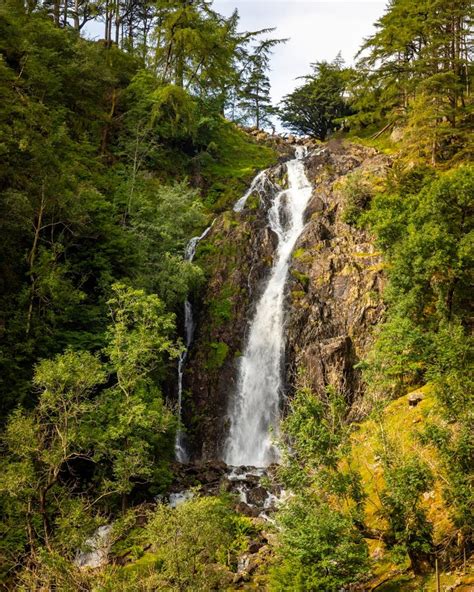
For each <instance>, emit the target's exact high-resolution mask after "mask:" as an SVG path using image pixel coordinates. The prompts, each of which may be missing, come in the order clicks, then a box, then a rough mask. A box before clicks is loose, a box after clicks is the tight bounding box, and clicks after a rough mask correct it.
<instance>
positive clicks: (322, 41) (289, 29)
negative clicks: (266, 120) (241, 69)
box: [213, 0, 387, 104]
mask: <svg viewBox="0 0 474 592" xmlns="http://www.w3.org/2000/svg"><path fill="white" fill-rule="evenodd" d="M386 4H387V2H386V0H365V1H360V0H326V1H323V2H321V1H319V0H214V4H213V8H214V10H216V11H217V12H219V13H221V14H223V15H229V14H231V13H232V11H233V10H234V9H235V8H237V9H238V11H239V15H240V30H242V31H243V30H246V31H251V30H257V29H264V28H268V27H276V31H275V33H274V34H272V36H274V37H279V38H287V37H288V38H289V40H288V42H287V43H286V44H284V45H280V46H277V47H276V48H275V51H274V54H273V58H272V66H271V67H272V70H271V72H270V81H271V84H272V99H273V102H274V103H275V104H276V103H278V102H279V100H280V99H281V98H282V97H283V96H284V95H286V94H288V93H290V92H291V91H292V90H293V89H294V88H295V86H297V85H298V83H299V82H298V80H296V79H297V77H298V76H304V75H305V74H308V73H309V72H310V64H311V63H312V62H317V61H322V60H328V61H331V60H333V59H334V58H335V57H336V55H337V54H338V52H339V51H340V52H341V53H342V57H343V58H344V60H345V61H346V63H347V64H348V65H349V64H351V63H352V62H353V59H354V56H355V54H356V53H357V51H358V49H359V48H360V45H361V44H362V41H363V39H364V38H365V37H368V36H370V35H371V34H372V33H373V31H374V27H373V23H375V21H377V20H378V19H379V18H380V17H381V16H382V14H383V13H384V9H385V6H386Z"/></svg>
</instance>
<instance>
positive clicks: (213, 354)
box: [206, 341, 229, 370]
mask: <svg viewBox="0 0 474 592" xmlns="http://www.w3.org/2000/svg"><path fill="white" fill-rule="evenodd" d="M228 355H229V346H228V345H227V343H224V342H223V341H218V342H212V343H210V344H209V348H208V356H207V363H206V368H207V369H208V370H219V368H222V366H223V365H224V362H225V361H226V359H227V356H228Z"/></svg>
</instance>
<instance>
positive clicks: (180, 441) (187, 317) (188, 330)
mask: <svg viewBox="0 0 474 592" xmlns="http://www.w3.org/2000/svg"><path fill="white" fill-rule="evenodd" d="M213 224H214V222H212V224H211V225H210V226H208V227H207V228H206V230H205V231H204V232H203V233H202V234H201V235H200V236H194V237H193V238H192V239H191V240H190V241H189V243H188V244H187V246H186V249H185V251H184V258H185V260H186V261H192V260H193V259H194V255H195V254H196V249H197V246H198V244H199V243H200V241H202V239H203V238H205V237H206V236H207V234H208V232H209V231H210V230H211V228H212V225H213ZM193 335H194V317H193V307H192V305H191V303H190V302H189V300H186V302H185V303H184V336H185V337H184V338H185V346H186V347H185V349H184V351H183V352H182V353H181V355H180V356H179V360H178V417H179V419H180V421H181V414H182V408H183V375H184V365H185V362H186V358H187V357H188V350H189V346H190V345H191V342H192V340H193ZM174 451H175V455H176V460H177V461H178V462H182V463H184V462H187V461H188V454H187V452H186V447H185V444H184V434H183V431H182V430H181V429H179V430H178V432H177V434H176V440H175V444H174Z"/></svg>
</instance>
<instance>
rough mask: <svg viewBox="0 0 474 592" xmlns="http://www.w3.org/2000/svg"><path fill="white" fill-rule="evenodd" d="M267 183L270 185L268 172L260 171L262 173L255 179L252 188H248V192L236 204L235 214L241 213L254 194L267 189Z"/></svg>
mask: <svg viewBox="0 0 474 592" xmlns="http://www.w3.org/2000/svg"><path fill="white" fill-rule="evenodd" d="M267 183H270V181H269V179H268V171H266V170H265V171H260V173H258V175H256V176H255V177H254V179H253V181H252V183H251V184H250V187H249V188H248V191H247V192H246V193H245V194H244V195H243V196H242V197H241V198H240V199H239V200H238V201H237V202H236V203H235V205H234V208H233V209H234V212H241V211H242V210H243V209H244V207H245V204H246V203H247V200H248V198H249V197H250V196H251V195H252V193H255V192H257V193H260V192H261V191H263V190H264V189H265V185H266V184H267Z"/></svg>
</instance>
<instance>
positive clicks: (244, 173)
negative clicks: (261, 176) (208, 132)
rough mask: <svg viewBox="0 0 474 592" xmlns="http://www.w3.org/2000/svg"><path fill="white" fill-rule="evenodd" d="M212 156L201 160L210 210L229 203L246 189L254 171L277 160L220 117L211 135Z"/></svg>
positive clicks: (214, 210) (261, 146)
mask: <svg viewBox="0 0 474 592" xmlns="http://www.w3.org/2000/svg"><path fill="white" fill-rule="evenodd" d="M214 144H215V147H214V150H213V152H214V154H215V158H213V159H208V160H206V161H205V162H204V163H203V166H202V176H203V179H204V181H205V185H206V187H207V190H206V197H205V204H206V206H207V207H208V208H209V209H210V210H211V211H213V212H220V211H222V210H224V209H226V208H228V207H229V205H230V204H231V203H233V202H234V201H236V200H237V199H238V198H239V197H240V196H241V195H243V194H244V193H245V190H246V189H247V188H248V186H249V184H250V182H251V180H252V179H253V177H254V176H255V174H256V173H257V171H259V170H262V169H266V168H268V167H270V166H272V165H273V164H276V162H277V159H278V155H277V153H276V152H275V151H274V150H273V149H272V148H269V147H268V146H264V145H262V144H261V143H258V142H256V140H255V139H254V138H252V137H251V136H249V135H248V134H246V133H245V132H243V131H242V130H241V129H239V128H238V127H237V126H236V125H235V124H233V123H231V122H228V121H224V120H222V121H221V124H220V125H219V128H218V130H217V131H216V134H215V137H214Z"/></svg>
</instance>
